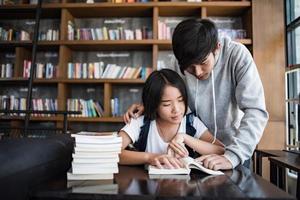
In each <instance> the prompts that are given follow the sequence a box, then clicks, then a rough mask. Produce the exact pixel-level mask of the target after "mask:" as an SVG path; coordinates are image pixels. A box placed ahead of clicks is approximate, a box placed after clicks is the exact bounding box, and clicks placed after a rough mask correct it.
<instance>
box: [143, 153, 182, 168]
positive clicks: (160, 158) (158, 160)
mask: <svg viewBox="0 0 300 200" xmlns="http://www.w3.org/2000/svg"><path fill="white" fill-rule="evenodd" d="M149 164H150V165H153V166H156V167H157V168H160V169H162V168H167V169H174V168H182V167H184V165H183V163H181V162H180V160H178V159H177V158H175V157H172V156H170V155H167V154H162V155H153V156H151V157H150V160H149Z"/></svg>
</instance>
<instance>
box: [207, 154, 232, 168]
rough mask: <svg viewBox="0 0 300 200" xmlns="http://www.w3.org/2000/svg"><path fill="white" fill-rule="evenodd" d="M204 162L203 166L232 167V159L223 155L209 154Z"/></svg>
mask: <svg viewBox="0 0 300 200" xmlns="http://www.w3.org/2000/svg"><path fill="white" fill-rule="evenodd" d="M202 162H203V166H204V167H206V168H208V169H213V170H219V169H232V165H231V163H230V161H229V160H228V159H227V158H226V157H224V156H222V155H207V156H205V158H204V159H203V160H202Z"/></svg>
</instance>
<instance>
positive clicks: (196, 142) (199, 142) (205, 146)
mask: <svg viewBox="0 0 300 200" xmlns="http://www.w3.org/2000/svg"><path fill="white" fill-rule="evenodd" d="M213 139H214V138H213V136H212V135H211V133H210V132H209V131H205V132H204V133H203V134H202V135H201V137H200V138H199V139H197V138H194V137H192V136H190V135H188V134H177V135H176V136H175V138H173V140H172V141H171V142H170V144H169V146H170V148H171V149H172V150H173V151H174V152H175V153H176V154H178V155H180V157H184V156H185V154H183V153H182V152H183V151H182V148H180V147H179V145H180V143H182V142H183V143H184V144H186V145H188V146H189V147H190V148H192V149H194V150H195V151H196V152H198V153H199V154H201V155H206V154H220V155H221V154H224V151H225V150H224V145H223V143H222V142H220V141H219V140H218V139H216V141H215V143H214V144H212V143H211V142H212V141H213ZM178 143H179V144H178Z"/></svg>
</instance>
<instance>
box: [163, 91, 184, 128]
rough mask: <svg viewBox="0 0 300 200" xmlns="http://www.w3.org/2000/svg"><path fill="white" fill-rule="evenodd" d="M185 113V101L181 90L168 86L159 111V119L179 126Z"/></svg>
mask: <svg viewBox="0 0 300 200" xmlns="http://www.w3.org/2000/svg"><path fill="white" fill-rule="evenodd" d="M184 113H185V104H184V99H183V96H182V94H181V93H180V91H179V89H177V88H176V87H173V86H170V85H166V86H165V88H164V90H163V94H162V97H161V101H160V104H159V106H158V109H157V114H158V118H159V119H160V120H163V121H165V122H168V123H173V124H179V123H180V122H181V120H182V118H183V116H184Z"/></svg>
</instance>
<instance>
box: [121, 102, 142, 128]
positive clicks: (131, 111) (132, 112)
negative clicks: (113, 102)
mask: <svg viewBox="0 0 300 200" xmlns="http://www.w3.org/2000/svg"><path fill="white" fill-rule="evenodd" d="M143 112H144V106H143V105H142V104H137V103H135V104H132V105H131V106H130V107H129V108H128V110H127V111H126V112H125V114H124V115H123V120H124V122H125V123H126V124H128V123H129V122H130V120H131V118H137V117H139V116H141V115H142V114H143Z"/></svg>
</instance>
